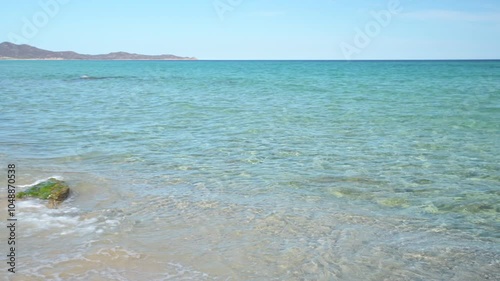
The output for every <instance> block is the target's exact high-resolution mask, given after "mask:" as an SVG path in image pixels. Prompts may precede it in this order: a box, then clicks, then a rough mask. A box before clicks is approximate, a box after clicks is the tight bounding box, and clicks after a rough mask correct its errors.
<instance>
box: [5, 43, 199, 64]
mask: <svg viewBox="0 0 500 281" xmlns="http://www.w3.org/2000/svg"><path fill="white" fill-rule="evenodd" d="M8 59H16V60H196V58H194V57H178V56H174V55H156V56H149V55H140V54H131V53H126V52H114V53H109V54H105V55H84V54H79V53H75V52H72V51H64V52H52V51H47V50H43V49H39V48H36V47H33V46H30V45H16V44H13V43H9V42H3V43H0V60H8Z"/></svg>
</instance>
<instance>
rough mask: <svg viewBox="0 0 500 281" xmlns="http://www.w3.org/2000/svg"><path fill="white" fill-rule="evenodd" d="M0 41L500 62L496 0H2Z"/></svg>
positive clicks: (248, 55)
mask: <svg viewBox="0 0 500 281" xmlns="http://www.w3.org/2000/svg"><path fill="white" fill-rule="evenodd" d="M0 5H1V6H0V7H1V10H0V42H3V41H11V42H13V41H14V42H13V43H24V44H30V45H33V46H36V47H39V48H43V49H49V50H54V51H64V50H73V51H76V52H79V53H87V54H98V53H109V52H113V51H127V52H135V53H143V54H151V55H152V54H175V55H180V56H195V57H197V58H200V59H482V58H494V59H500V0H309V1H308V0H176V1H174V0H142V1H137V0H24V1H17V0H16V1H13V0H0Z"/></svg>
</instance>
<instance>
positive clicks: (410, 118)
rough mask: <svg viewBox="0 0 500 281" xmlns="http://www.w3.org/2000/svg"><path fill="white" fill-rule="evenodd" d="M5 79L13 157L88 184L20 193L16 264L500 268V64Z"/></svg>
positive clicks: (356, 274) (78, 67)
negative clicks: (33, 195)
mask: <svg viewBox="0 0 500 281" xmlns="http://www.w3.org/2000/svg"><path fill="white" fill-rule="evenodd" d="M0 77H1V78H0V95H1V97H2V103H1V104H0V109H1V110H0V131H1V132H2V135H3V136H2V138H0V157H1V159H2V160H3V161H2V162H3V163H4V164H2V165H4V166H6V165H7V163H15V164H16V166H17V167H18V168H17V175H18V183H19V184H20V185H30V184H32V183H34V182H36V181H37V180H41V179H44V178H48V177H51V176H59V177H62V178H63V179H64V180H66V181H67V182H68V183H69V184H70V185H71V186H72V188H73V193H72V195H71V197H70V199H69V200H68V201H67V202H65V203H63V204H62V205H61V206H60V208H59V209H56V210H53V209H48V208H47V207H45V205H44V203H43V202H38V201H35V200H26V201H23V202H19V204H18V211H19V212H18V220H19V230H18V237H19V241H18V242H19V248H18V250H17V254H18V261H19V264H18V273H16V275H15V277H14V279H12V276H7V277H6V278H9V277H10V278H11V279H5V280H139V279H148V280H494V279H495V278H498V277H499V276H500V270H499V268H500V266H499V263H500V246H499V245H500V244H499V240H500V235H499V233H500V217H499V212H500V200H499V199H500V189H499V186H500V165H499V163H500V153H499V152H500V143H499V140H500V82H499V81H500V62H498V61H481V62H478V61H476V62H465V61H460V62H298V61H293V62H273V61H244V62H217V61H192V62H151V61H150V62H134V61H128V62H98V61H85V62H79V61H62V62H61V61H50V62H35V61H29V62H28V61H4V62H0ZM4 170H5V169H4ZM2 190H4V191H3V192H2V194H1V195H0V199H1V201H0V207H1V209H3V210H5V209H6V204H7V202H6V199H5V197H6V194H7V193H6V191H5V189H2ZM0 220H2V221H6V212H2V213H1V215H0ZM2 231H5V229H4V230H2ZM2 233H3V232H2ZM5 235H6V234H2V237H5ZM61 245H64V247H62V246H61ZM2 247H5V248H7V245H6V242H4V243H3V246H2ZM3 267H5V263H2V268H0V269H1V270H2V272H5V271H6V269H4V268H3Z"/></svg>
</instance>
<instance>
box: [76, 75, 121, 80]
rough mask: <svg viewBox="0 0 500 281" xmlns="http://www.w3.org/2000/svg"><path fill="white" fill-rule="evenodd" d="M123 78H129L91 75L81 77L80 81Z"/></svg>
mask: <svg viewBox="0 0 500 281" xmlns="http://www.w3.org/2000/svg"><path fill="white" fill-rule="evenodd" d="M122 78H127V77H125V76H89V75H82V76H80V79H82V80H103V79H122Z"/></svg>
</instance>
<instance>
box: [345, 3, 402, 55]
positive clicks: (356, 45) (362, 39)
mask: <svg viewBox="0 0 500 281" xmlns="http://www.w3.org/2000/svg"><path fill="white" fill-rule="evenodd" d="M402 11H403V8H402V7H401V2H400V1H399V0H390V1H389V2H388V3H387V9H385V10H381V11H378V12H377V11H371V12H370V14H371V16H372V20H370V21H369V22H367V23H366V24H365V26H364V27H363V28H359V27H357V28H356V29H355V35H354V38H353V41H352V44H349V43H346V42H345V41H343V42H342V43H340V49H341V50H342V53H343V55H344V58H345V59H346V60H350V59H352V57H353V56H354V55H358V54H360V53H361V51H362V50H364V49H365V48H366V47H368V45H370V43H371V42H372V40H373V39H374V38H375V37H377V36H378V35H379V34H380V32H382V29H383V28H386V27H387V26H389V24H391V22H392V19H393V17H394V16H396V15H398V14H400V13H401V12H402Z"/></svg>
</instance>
